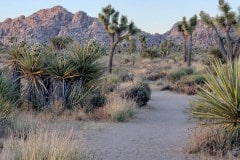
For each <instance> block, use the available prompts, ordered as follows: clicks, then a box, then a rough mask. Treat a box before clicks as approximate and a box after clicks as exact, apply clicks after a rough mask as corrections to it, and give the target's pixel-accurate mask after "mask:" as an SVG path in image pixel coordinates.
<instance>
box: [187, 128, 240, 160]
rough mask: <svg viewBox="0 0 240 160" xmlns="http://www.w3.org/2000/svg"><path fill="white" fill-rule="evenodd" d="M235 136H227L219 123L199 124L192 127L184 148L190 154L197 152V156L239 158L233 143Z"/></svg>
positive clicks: (237, 150)
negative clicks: (191, 132)
mask: <svg viewBox="0 0 240 160" xmlns="http://www.w3.org/2000/svg"><path fill="white" fill-rule="evenodd" d="M237 138H238V137H236V136H235V137H231V138H229V136H228V135H227V134H226V133H225V132H224V131H223V129H222V128H221V126H220V125H214V126H199V127H197V128H196V129H194V131H193V134H192V136H191V138H190V141H189V143H188V145H187V146H186V148H185V149H186V151H187V152H188V153H190V154H196V153H197V154H198V155H199V157H204V156H206V157H208V159H210V157H211V156H213V159H234V158H237V157H238V158H239V153H240V150H239V148H238V147H236V146H234V144H233V143H235V142H236V139H237ZM209 155H210V157H209Z"/></svg>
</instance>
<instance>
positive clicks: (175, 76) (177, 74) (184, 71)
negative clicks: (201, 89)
mask: <svg viewBox="0 0 240 160" xmlns="http://www.w3.org/2000/svg"><path fill="white" fill-rule="evenodd" d="M194 72H195V71H194V69H193V68H192V67H187V68H180V69H177V70H175V71H172V72H170V73H169V74H168V75H167V77H168V79H169V80H170V81H172V82H176V81H177V80H180V79H181V78H182V77H184V76H186V75H190V74H193V73H194Z"/></svg>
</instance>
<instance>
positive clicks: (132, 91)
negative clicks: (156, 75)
mask: <svg viewBox="0 0 240 160" xmlns="http://www.w3.org/2000/svg"><path fill="white" fill-rule="evenodd" d="M123 97H124V98H126V99H132V100H133V101H135V102H136V103H137V105H138V106H139V107H142V106H145V105H146V104H147V102H148V101H149V100H150V98H151V92H150V88H149V86H147V85H146V86H145V84H143V83H141V84H135V85H133V86H132V87H131V88H129V89H128V90H127V91H126V92H125V93H124V95H123Z"/></svg>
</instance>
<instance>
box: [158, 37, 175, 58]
mask: <svg viewBox="0 0 240 160" xmlns="http://www.w3.org/2000/svg"><path fill="white" fill-rule="evenodd" d="M172 47H173V44H172V42H171V41H169V40H166V39H165V40H163V41H162V42H161V43H160V48H159V49H160V53H161V56H162V57H165V56H167V55H169V54H170V52H171V51H172Z"/></svg>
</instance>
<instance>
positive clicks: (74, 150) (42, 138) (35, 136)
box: [1, 128, 88, 160]
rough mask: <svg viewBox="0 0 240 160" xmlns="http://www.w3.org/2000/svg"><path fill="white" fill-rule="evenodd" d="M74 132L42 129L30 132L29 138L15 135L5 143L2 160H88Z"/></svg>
mask: <svg viewBox="0 0 240 160" xmlns="http://www.w3.org/2000/svg"><path fill="white" fill-rule="evenodd" d="M78 141H79V140H78V139H76V138H75V137H74V133H73V131H72V130H71V131H68V132H67V133H63V131H61V130H57V129H50V128H40V129H37V130H31V131H29V132H28V135H27V137H25V136H21V137H14V136H13V135H12V136H11V137H10V138H9V139H8V140H7V141H6V142H5V143H4V148H3V151H2V154H1V156H2V159H9V160H11V159H19V160H40V159H46V160H78V159H80V160H87V159H88V156H87V155H85V154H84V153H83V151H81V146H79V142H78Z"/></svg>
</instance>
